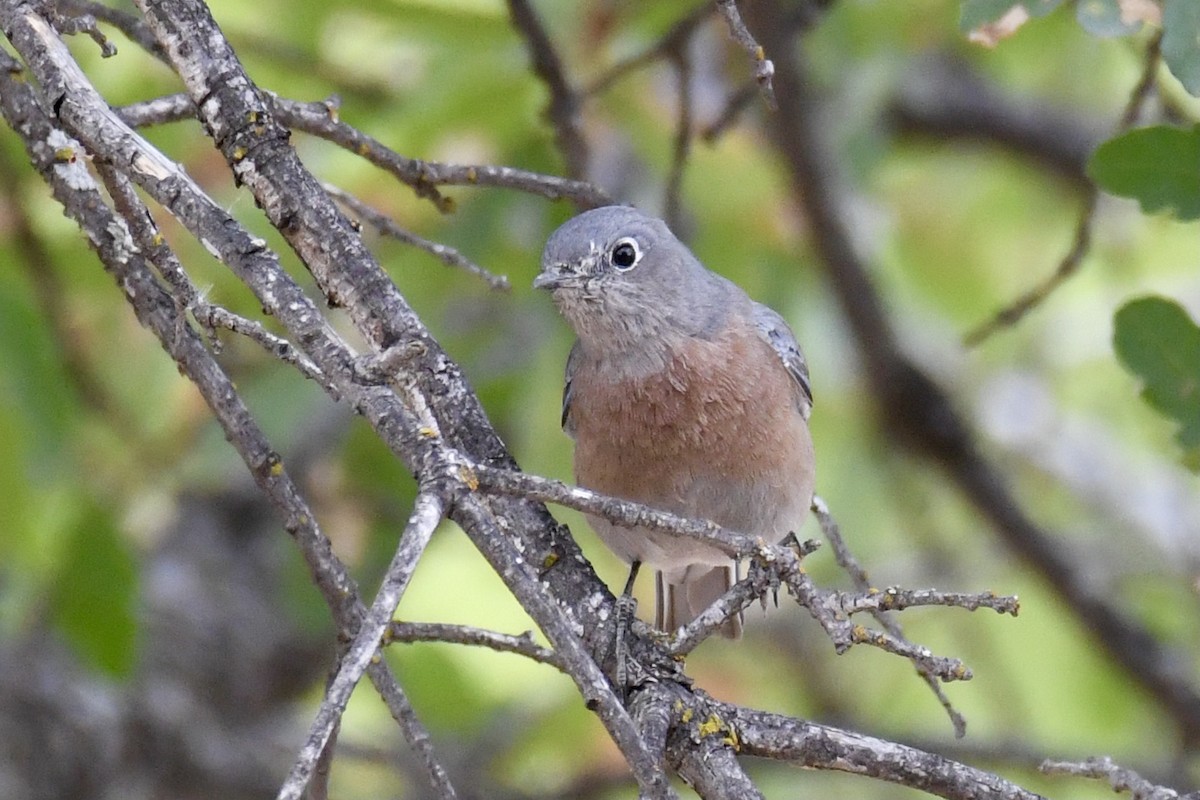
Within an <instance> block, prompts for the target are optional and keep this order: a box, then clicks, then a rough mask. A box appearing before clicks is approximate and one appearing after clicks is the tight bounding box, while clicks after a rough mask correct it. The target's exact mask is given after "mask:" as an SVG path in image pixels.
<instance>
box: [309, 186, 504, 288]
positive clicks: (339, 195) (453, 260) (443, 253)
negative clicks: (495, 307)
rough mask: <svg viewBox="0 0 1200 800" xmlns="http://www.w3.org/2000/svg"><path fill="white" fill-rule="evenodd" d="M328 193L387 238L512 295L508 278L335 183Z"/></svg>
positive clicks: (327, 187) (327, 189)
mask: <svg viewBox="0 0 1200 800" xmlns="http://www.w3.org/2000/svg"><path fill="white" fill-rule="evenodd" d="M322 186H324V187H325V191H327V192H329V194H331V195H333V197H334V199H336V200H337V201H338V202H339V203H341V204H342V205H344V206H346V207H347V208H349V209H350V210H351V211H353V212H354V213H355V215H356V216H358V218H359V219H362V220H364V221H365V222H367V224H369V225H370V226H371V227H372V228H375V229H376V230H377V231H379V232H380V233H381V234H383V235H384V236H390V237H392V238H393V239H396V240H398V241H401V242H404V243H405V244H407V245H411V246H413V247H416V248H417V249H418V250H424V251H425V252H426V253H429V254H430V255H432V256H434V257H436V258H437V259H438V260H439V261H441V262H442V263H443V264H445V265H446V266H450V267H456V268H458V269H461V270H462V271H463V272H466V273H467V274H469V275H474V276H475V277H477V278H482V279H483V281H484V282H485V283H486V284H487V285H488V286H489V287H490V288H492V289H495V290H497V291H501V292H507V291H509V290H510V289H511V288H512V286H511V284H509V282H508V278H507V277H505V276H504V275H496V274H495V273H493V272H490V271H489V270H487V269H485V268H483V267H481V266H479V265H478V264H476V263H475V262H474V261H472V260H471V259H469V258H467V257H466V256H464V255H463V254H462V253H460V252H458V250H456V249H455V248H453V247H451V246H450V245H446V244H442V243H441V242H434V241H430V240H429V239H426V238H424V237H421V236H417V235H416V234H415V233H412V232H410V231H406V230H405V229H404V228H401V227H400V226H399V225H397V224H396V222H395V220H393V219H392V218H391V217H389V216H388V215H387V214H384V213H383V212H382V211H378V210H376V209H374V208H372V207H371V206H369V205H367V204H366V203H364V202H363V201H362V200H360V199H358V198H357V197H355V196H354V195H352V194H350V193H349V192H346V191H343V190H342V189H339V188H338V187H336V186H334V185H333V184H331V183H324V184H322Z"/></svg>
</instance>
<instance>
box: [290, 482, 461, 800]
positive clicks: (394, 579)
mask: <svg viewBox="0 0 1200 800" xmlns="http://www.w3.org/2000/svg"><path fill="white" fill-rule="evenodd" d="M445 511H446V506H445V502H444V501H443V500H442V498H440V497H438V496H436V495H432V494H430V493H428V492H422V493H420V494H419V495H417V499H416V501H415V502H414V503H413V511H412V516H411V517H409V520H408V525H407V526H406V527H405V528H404V533H403V534H402V535H401V536H400V545H399V547H397V548H396V553H395V555H393V556H392V563H391V564H390V565H389V566H388V570H387V574H386V575H385V576H384V579H383V583H382V585H381V586H380V587H379V592H378V593H377V594H376V595H375V601H374V602H373V603H372V604H371V608H370V609H369V610H368V611H367V613H366V615H365V616H364V617H363V619H362V622H361V624H360V625H359V628H358V632H357V633H355V634H354V639H353V641H351V642H350V646H349V647H348V648H346V651H345V652H344V653H343V654H342V660H341V663H340V664H339V665H338V670H337V674H335V675H334V678H333V680H332V681H330V683H329V686H328V687H327V688H326V690H325V699H324V700H322V701H321V707H320V709H318V711H317V715H316V717H315V718H314V719H313V721H312V726H311V727H310V728H309V732H308V738H307V739H306V740H305V742H304V746H303V747H302V748H301V750H300V754H299V756H298V757H297V759H296V763H295V764H294V765H293V766H292V770H291V772H289V773H288V776H287V778H286V779H285V780H284V782H283V785H282V786H281V787H280V789H279V794H278V798H279V800H298V798H299V797H300V796H301V795H302V794H303V793H304V788H305V786H306V785H307V784H308V781H309V778H310V777H311V776H312V773H313V770H314V769H315V768H316V766H317V761H318V759H319V758H320V757H321V754H322V753H323V752H324V750H325V745H326V742H327V741H328V740H329V737H330V736H331V735H332V733H333V731H334V728H335V727H336V726H337V724H338V722H339V721H340V720H341V718H342V712H343V711H344V710H345V708H346V703H347V702H349V700H350V693H351V692H353V691H354V687H355V686H357V685H358V682H359V680H361V679H362V675H363V673H364V672H365V671H366V669H367V667H368V665H369V664H370V662H371V659H373V658H375V656H376V654H377V653H378V652H379V647H380V643H381V641H382V639H383V634H384V631H385V630H386V629H387V627H388V623H389V622H390V620H391V618H392V614H393V613H395V611H396V606H397V604H399V602H400V597H401V596H402V595H403V594H404V590H405V589H406V588H408V582H409V579H411V578H412V574H413V571H414V570H415V569H416V567H417V561H419V560H420V558H421V555H422V553H424V552H425V547H426V545H428V544H429V540H430V539H431V538H432V537H433V532H434V530H435V529H436V528H437V526H438V523H439V522H441V520H442V515H443V514H444V513H445ZM453 796H454V793H453V791H450V792H448V793H443V797H448V798H449V797H453Z"/></svg>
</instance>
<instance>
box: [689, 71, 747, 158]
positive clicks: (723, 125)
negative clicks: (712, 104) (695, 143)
mask: <svg viewBox="0 0 1200 800" xmlns="http://www.w3.org/2000/svg"><path fill="white" fill-rule="evenodd" d="M757 96H758V84H757V83H745V84H742V86H741V87H740V88H738V89H736V90H735V91H734V92H733V94H731V95H730V96H729V99H728V100H726V101H725V108H724V109H722V111H721V113H720V114H719V115H718V116H717V118H716V119H715V120H713V121H712V123H710V124H709V125H708V126H706V127H705V128H704V130H703V131H701V132H700V138H701V139H703V140H704V141H705V143H707V144H712V143H713V142H715V141H717V139H719V138H721V135H722V134H724V133H725V131H727V130H729V128H730V127H731V126H732V125H733V124H734V123H735V122H737V120H738V117H740V116H741V115H742V112H743V111H745V110H746V106H748V105H750V102H751V101H752V100H754V98H755V97H757Z"/></svg>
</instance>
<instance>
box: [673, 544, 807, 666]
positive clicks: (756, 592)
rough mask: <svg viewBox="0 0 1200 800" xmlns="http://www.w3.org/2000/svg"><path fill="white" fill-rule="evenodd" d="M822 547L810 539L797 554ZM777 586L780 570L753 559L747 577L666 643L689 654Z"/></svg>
mask: <svg viewBox="0 0 1200 800" xmlns="http://www.w3.org/2000/svg"><path fill="white" fill-rule="evenodd" d="M819 547H820V543H819V542H815V541H813V540H811V539H810V540H809V541H806V542H803V543H801V544H800V545H799V546H798V547H797V550H796V555H797V556H798V557H799V558H800V559H803V558H804V557H806V556H808V555H809V554H811V553H813V552H816V550H817V549H818V548H819ZM778 587H779V575H778V571H777V570H772V569H769V568H766V567H764V566H763V564H762V562H761V561H760V560H759V559H754V560H752V561H751V562H750V567H749V569H748V570H747V572H746V577H745V578H742V579H741V580H740V581H738V582H737V583H735V584H734V585H733V586H731V587H730V588H729V590H728V591H727V592H725V594H723V595H722V596H721V597H720V598H718V599H717V601H716V602H715V603H713V604H712V605H710V606H709V607H708V608H706V609H705V610H704V611H703V612H701V614H700V615H699V616H698V617H696V618H695V619H693V620H692V621H691V622H689V623H688V624H686V625H684V626H683V627H681V628H679V630H677V631H675V632H674V633H673V634H672V635H671V638H670V640H669V641H668V642H667V650H668V651H669V652H670V653H671V655H672V656H675V657H676V658H678V657H679V656H684V655H687V654H688V653H690V652H691V651H692V650H694V649H696V647H697V645H699V644H700V643H701V642H703V641H704V640H705V639H707V638H708V637H709V636H711V635H712V634H714V633H716V632H717V631H718V630H720V628H721V626H723V625H724V624H725V620H727V619H729V618H730V617H732V616H733V615H734V614H738V613H740V612H742V611H744V610H745V609H747V608H749V607H750V606H751V605H752V604H753V603H754V602H755V601H758V600H761V599H762V598H764V597H766V594H767V592H768V591H771V590H773V589H777V588H778Z"/></svg>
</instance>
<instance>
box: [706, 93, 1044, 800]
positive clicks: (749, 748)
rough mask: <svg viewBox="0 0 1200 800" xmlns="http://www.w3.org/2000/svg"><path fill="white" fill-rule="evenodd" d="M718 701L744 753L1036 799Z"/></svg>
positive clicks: (981, 774)
mask: <svg viewBox="0 0 1200 800" xmlns="http://www.w3.org/2000/svg"><path fill="white" fill-rule="evenodd" d="M781 94H782V92H781ZM780 100H781V101H782V96H781V97H780ZM718 705H719V707H720V714H721V717H722V718H723V719H725V720H727V721H728V722H729V723H730V724H731V725H732V726H733V730H734V731H736V733H737V738H738V742H739V744H740V746H741V752H742V753H743V754H745V755H752V756H759V757H761V758H772V759H779V760H784V761H790V762H792V763H795V764H797V765H799V766H804V767H811V768H814V769H831V770H838V771H841V772H850V773H853V774H855V775H866V776H870V777H872V778H877V779H879V780H884V781H889V782H891V783H897V784H900V785H902V786H910V787H912V788H914V789H920V790H921V791H925V792H929V793H930V794H935V795H937V796H939V797H944V798H946V800H985V799H987V800H1041V797H1040V795H1037V794H1034V793H1033V792H1029V791H1026V790H1025V789H1022V788H1021V787H1019V786H1017V785H1016V784H1013V783H1010V782H1008V781H1006V780H1004V779H1003V778H1001V777H999V776H998V775H994V774H992V773H990V772H985V771H984V770H981V769H976V768H974V767H969V766H967V765H966V764H960V763H958V762H957V761H952V760H951V759H948V758H943V757H941V756H939V755H936V754H934V753H927V752H925V751H923V750H917V749H916V748H914V747H906V746H905V745H902V744H896V743H895V742H888V741H884V740H882V739H876V738H875V737H873V736H865V735H863V734H859V733H854V732H852V731H846V730H841V729H839V728H834V727H832V726H829V725H819V724H817V723H815V722H804V721H801V720H796V719H792V718H791V717H784V716H781V715H779V714H769V713H767V712H764V711H752V710H749V709H745V708H741V707H739V706H735V705H732V704H718Z"/></svg>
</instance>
